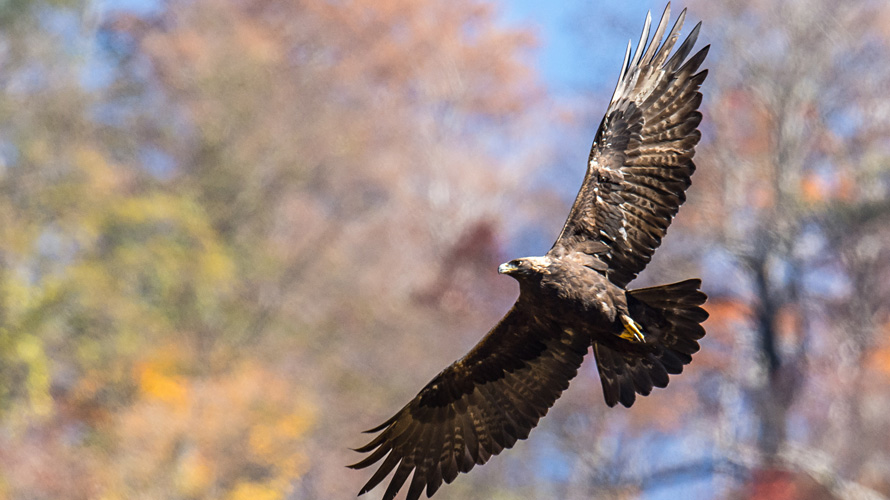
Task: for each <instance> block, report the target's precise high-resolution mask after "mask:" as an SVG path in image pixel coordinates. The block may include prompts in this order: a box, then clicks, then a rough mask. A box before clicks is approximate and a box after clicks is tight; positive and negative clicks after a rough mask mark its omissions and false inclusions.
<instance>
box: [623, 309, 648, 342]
mask: <svg viewBox="0 0 890 500" xmlns="http://www.w3.org/2000/svg"><path fill="white" fill-rule="evenodd" d="M621 322H622V323H624V331H623V332H622V333H621V335H619V337H621V338H623V339H626V340H629V341H631V342H645V341H646V337H644V336H643V332H642V331H640V325H639V324H637V322H636V321H634V320H633V319H631V317H630V316H626V315H624V314H622V315H621Z"/></svg>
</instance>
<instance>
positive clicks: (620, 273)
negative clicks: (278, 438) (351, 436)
mask: <svg viewBox="0 0 890 500" xmlns="http://www.w3.org/2000/svg"><path fill="white" fill-rule="evenodd" d="M669 17H670V4H668V6H667V8H666V9H665V11H664V14H663V15H662V17H661V21H660V22H659V23H658V26H657V28H656V29H655V34H654V35H653V36H652V40H651V41H650V40H649V29H650V21H651V16H650V15H647V16H646V23H645V26H644V27H643V33H642V36H641V38H640V42H639V44H638V46H637V49H636V51H635V53H634V55H633V57H631V55H630V54H631V44H630V43H628V47H627V51H626V53H625V56H624V63H623V64H622V66H621V72H620V75H619V78H618V85H617V86H616V88H615V92H614V94H613V95H612V99H611V101H610V102H609V108H608V110H607V111H606V116H605V117H604V118H603V121H602V123H600V126H599V130H597V132H596V136H595V138H594V141H593V146H592V149H591V151H590V156H589V159H588V163H587V174H586V175H585V177H584V183H583V184H582V186H581V190H580V192H579V193H578V196H577V198H576V200H575V203H574V205H573V206H572V209H571V212H570V213H569V216H568V220H566V223H565V226H564V227H563V229H562V232H561V233H560V234H559V237H558V238H557V239H556V243H554V245H553V248H551V249H550V251H548V252H547V253H546V254H545V255H544V256H542V257H527V258H521V259H515V260H511V261H510V262H507V263H505V264H502V265H501V266H500V267H499V268H498V272H499V273H502V274H507V275H510V276H512V277H513V278H515V279H516V280H517V281H518V282H519V290H520V293H519V298H518V299H517V300H516V303H515V304H514V305H513V308H512V309H511V310H510V311H509V312H508V313H507V315H506V316H504V318H503V319H502V320H501V321H500V322H499V323H498V324H497V325H496V326H495V327H494V328H492V329H491V331H490V332H488V334H487V335H486V336H485V337H484V338H483V339H482V340H481V341H480V342H479V343H478V344H477V345H476V346H475V347H473V349H472V350H471V351H470V352H469V353H468V354H467V355H466V356H464V357H463V358H461V359H459V360H458V361H456V362H454V363H453V364H452V365H451V366H449V367H447V368H445V369H444V370H443V371H442V372H441V373H439V374H438V375H436V377H435V378H433V380H432V381H430V382H429V383H428V384H427V385H426V386H425V387H424V388H423V389H422V390H421V391H420V393H419V394H418V395H417V396H416V397H415V398H414V399H412V400H411V401H410V402H409V403H408V404H407V405H405V406H404V407H403V408H402V409H401V410H399V412H398V413H396V414H395V415H394V416H393V417H392V418H390V419H389V420H387V421H385V422H383V423H382V424H380V425H379V426H377V427H375V428H373V429H371V430H369V431H367V432H369V433H377V432H379V434H378V435H377V436H376V437H375V438H374V439H372V440H371V442H369V443H368V444H367V445H365V446H362V447H360V448H358V449H357V450H356V451H358V452H361V453H369V455H368V456H366V457H365V458H364V460H361V461H360V462H358V463H356V464H353V465H350V467H352V468H355V469H361V468H365V467H368V466H370V465H372V464H375V463H377V462H378V461H380V460H383V462H382V464H381V465H380V467H379V468H378V469H377V471H376V472H375V473H374V474H373V476H372V477H371V478H370V480H369V481H368V482H367V483H366V484H365V485H364V487H363V488H362V489H361V491H360V492H359V495H361V494H363V493H365V492H366V491H368V490H370V489H371V488H374V487H375V486H377V485H378V484H379V483H380V482H381V481H382V480H383V479H384V478H385V477H386V476H387V475H388V474H389V473H390V472H392V471H393V469H395V473H394V474H393V477H392V479H391V481H390V483H389V487H388V488H387V489H386V492H385V493H384V494H383V498H384V499H386V500H390V499H392V498H394V497H395V496H396V493H397V492H398V491H399V489H400V488H401V487H402V486H403V485H404V484H405V482H406V481H407V480H408V477H409V475H411V473H412V472H413V473H414V475H413V477H412V479H411V482H410V485H409V487H408V494H407V498H408V499H409V500H416V499H417V498H419V497H420V494H421V493H422V492H423V490H424V488H426V494H427V496H428V497H429V496H432V495H433V494H434V493H435V492H436V490H438V488H439V487H440V486H441V485H442V483H443V482H445V483H450V482H451V481H453V480H454V479H455V477H457V475H458V473H459V472H468V471H469V470H470V469H472V468H473V466H474V465H477V464H479V465H481V464H484V463H486V462H487V461H488V460H489V458H491V456H493V455H497V454H498V453H500V452H501V451H502V450H504V449H505V448H510V447H512V446H513V445H514V444H515V443H516V441H517V440H519V439H525V438H527V437H528V435H529V432H530V431H531V429H532V428H533V427H534V426H535V425H536V424H537V423H538V420H539V419H540V418H541V417H543V416H544V415H545V414H546V413H547V411H548V409H549V408H550V406H551V405H553V403H554V401H556V399H557V398H558V397H559V396H560V394H561V393H562V391H564V390H565V389H566V388H567V387H568V386H569V381H570V380H571V379H572V378H573V377H574V376H575V375H576V374H577V372H578V368H579V367H580V366H581V362H582V361H583V359H584V356H585V355H586V354H587V352H588V350H589V349H590V348H591V347H592V349H593V355H594V357H595V358H596V364H597V368H598V370H599V375H600V379H601V381H602V386H603V394H604V396H605V399H606V404H608V405H609V406H614V405H615V404H617V403H621V404H622V405H624V406H625V407H630V406H631V405H632V404H633V403H634V400H635V399H636V394H640V395H643V396H645V395H648V394H649V393H650V392H651V391H652V388H653V387H665V386H667V384H668V375H675V374H679V373H680V372H682V371H683V366H684V365H686V364H688V363H689V362H690V361H691V360H692V354H693V353H695V352H697V351H698V349H699V344H698V342H697V341H698V340H699V339H701V338H702V337H703V336H704V335H705V330H704V328H703V327H702V326H701V325H700V323H701V322H703V321H704V320H705V319H707V317H708V314H707V312H706V311H705V310H704V309H702V308H701V307H699V306H701V305H702V304H704V303H705V300H706V299H707V297H706V296H705V294H704V293H702V292H701V291H700V290H699V287H700V286H701V281H700V280H698V279H690V280H686V281H683V282H680V283H674V284H671V285H663V286H656V287H652V288H643V289H636V290H627V289H626V287H627V285H628V283H629V282H630V281H631V280H633V279H634V278H635V277H636V276H637V274H638V273H639V272H640V271H642V270H643V268H644V267H645V266H646V264H647V263H648V262H649V260H650V259H651V258H652V254H653V253H654V252H655V249H656V248H657V247H658V246H659V245H660V244H661V240H662V238H663V237H664V235H665V232H666V231H667V228H668V225H670V223H671V220H672V219H673V217H674V215H676V213H677V210H678V209H679V207H680V205H681V204H682V203H683V202H684V201H685V200H686V195H685V191H686V189H687V188H688V187H689V185H690V176H691V175H692V173H693V172H694V171H695V165H694V164H693V162H692V157H693V154H694V153H695V146H696V144H697V143H698V141H699V139H700V137H701V134H700V133H699V131H698V130H697V127H698V124H699V122H700V121H701V119H702V115H701V113H700V112H699V111H698V107H699V105H700V104H701V100H702V95H701V93H700V92H699V87H700V86H701V84H702V82H703V81H704V79H705V76H706V75H707V70H702V71H699V67H700V66H701V64H702V62H703V61H704V59H705V56H706V55H707V53H708V47H704V48H703V49H701V50H699V51H698V52H696V53H695V55H693V56H692V57H688V56H689V54H690V52H691V50H692V47H693V45H694V44H695V40H696V38H697V36H698V33H699V29H700V27H701V23H698V25H696V26H695V28H694V29H693V30H692V32H691V33H690V34H689V36H688V37H687V38H686V40H685V41H684V42H683V43H682V44H680V46H679V48H677V50H676V52H674V54H673V56H671V50H672V49H673V47H674V44H675V43H676V42H677V40H678V37H679V31H680V28H681V27H682V24H683V20H684V19H685V17H686V11H685V10H684V11H683V12H682V13H681V14H680V16H679V18H678V19H677V21H676V23H675V24H674V26H673V28H672V29H671V30H670V32H669V33H668V34H667V37H666V38H665V39H664V43H662V37H663V36H664V34H665V31H666V28H667V24H668V19H669ZM687 57H688V58H687Z"/></svg>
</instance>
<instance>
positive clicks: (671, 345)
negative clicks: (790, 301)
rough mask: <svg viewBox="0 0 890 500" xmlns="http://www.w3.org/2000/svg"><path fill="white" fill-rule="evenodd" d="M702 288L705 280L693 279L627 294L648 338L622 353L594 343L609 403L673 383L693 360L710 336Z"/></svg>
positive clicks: (631, 400)
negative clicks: (702, 342) (671, 379)
mask: <svg viewBox="0 0 890 500" xmlns="http://www.w3.org/2000/svg"><path fill="white" fill-rule="evenodd" d="M699 287H701V280H699V279H691V280H686V281H681V282H679V283H673V284H670V285H661V286H655V287H651V288H641V289H638V290H630V291H628V292H627V307H628V312H629V313H630V317H631V318H633V320H634V321H635V322H636V323H638V324H639V325H641V326H642V332H643V335H644V336H645V338H646V340H645V342H641V343H639V344H629V345H628V347H630V348H629V349H627V350H621V352H619V351H617V350H615V349H612V348H610V347H607V346H605V345H603V344H601V343H594V346H593V349H594V355H595V356H596V363H597V369H598V370H599V372H600V380H601V381H602V384H603V394H604V396H605V398H606V404H608V405H609V406H615V405H616V404H617V403H619V402H620V403H621V404H622V405H624V406H625V407H630V406H631V405H632V404H633V403H634V401H635V400H636V395H637V394H641V395H643V396H647V395H648V394H649V393H650V392H651V391H652V388H653V387H667V384H668V381H669V378H668V375H676V374H679V373H681V372H682V371H683V366H685V365H688V364H689V363H690V362H691V361H692V355H693V354H695V353H696V352H698V350H699V345H698V340H699V339H701V338H702V337H704V336H705V329H704V327H702V326H701V323H702V322H703V321H705V320H706V319H708V313H707V311H705V310H704V309H702V308H701V307H700V306H701V305H702V304H704V303H705V301H707V299H708V296H707V295H705V293H704V292H702V291H701V290H699ZM631 346H632V347H631Z"/></svg>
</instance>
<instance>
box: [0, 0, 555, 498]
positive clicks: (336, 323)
mask: <svg viewBox="0 0 890 500" xmlns="http://www.w3.org/2000/svg"><path fill="white" fill-rule="evenodd" d="M4 9H6V10H4V11H3V12H2V15H0V17H2V19H3V20H4V21H3V22H4V23H7V24H8V26H7V28H8V29H7V30H6V31H5V32H4V35H3V40H4V41H5V42H6V45H4V47H5V48H4V51H3V52H2V55H3V57H4V58H5V59H4V61H3V69H4V78H3V79H2V82H3V90H4V92H3V94H2V96H0V117H2V120H0V133H2V136H0V157H2V160H3V167H4V169H3V171H2V178H0V183H2V184H0V188H2V190H3V197H2V198H0V203H2V204H3V207H2V208H3V210H2V215H0V217H2V218H3V226H2V227H3V235H4V238H3V241H2V242H0V245H2V248H0V257H2V258H0V264H2V273H0V280H2V282H0V291H2V294H0V298H2V307H0V313H2V315H0V320H2V327H3V333H4V335H3V338H2V339H0V357H2V359H3V361H4V362H3V363H2V368H0V377H2V380H3V384H2V387H3V388H4V391H5V392H3V393H2V394H0V402H2V404H3V408H4V412H3V413H2V426H3V431H4V432H0V464H2V468H0V469H2V472H0V486H2V496H4V497H9V498H96V497H103V498H232V499H236V498H270V499H271V498H284V497H285V496H288V495H290V496H302V497H310V498H329V497H343V496H345V495H346V494H354V492H355V491H357V489H358V487H359V486H360V478H358V477H351V478H350V479H349V480H347V481H344V480H343V478H342V473H340V468H341V467H342V466H343V465H344V464H346V463H347V462H348V461H349V460H350V458H351V457H349V456H348V455H347V453H348V450H346V449H345V445H344V444H345V443H346V442H347V439H346V436H353V437H354V436H356V432H357V431H358V430H360V429H361V426H364V425H368V424H370V423H371V422H373V421H374V420H375V418H371V417H372V415H368V418H367V423H362V421H364V420H365V419H364V417H363V418H357V415H364V412H365V411H368V412H375V413H378V411H377V409H376V406H378V405H379V408H380V409H381V411H383V410H382V409H383V408H386V409H387V411H388V409H389V408H390V407H391V406H392V405H393V404H395V401H394V399H400V398H401V397H403V396H402V393H401V391H400V387H399V386H398V384H395V383H392V381H398V380H399V377H400V375H403V374H405V373H412V374H414V373H420V374H422V375H420V376H432V373H429V369H430V368H429V367H428V366H426V363H427V362H429V363H430V365H429V366H434V365H435V366H439V365H444V364H445V363H446V362H447V361H451V360H452V359H453V357H455V356H456V355H457V353H458V351H460V350H461V349H464V347H465V345H460V344H459V343H455V342H454V340H453V338H452V337H450V336H451V335H461V334H462V333H467V334H468V335H469V337H468V338H467V342H471V341H473V340H475V339H474V338H472V337H476V336H478V335H479V332H480V331H482V330H483V329H484V328H485V327H487V326H488V325H487V324H488V323H489V321H490V318H491V317H492V316H495V315H497V314H499V313H500V312H501V311H496V310H493V308H492V307H491V306H492V305H493V304H497V305H500V304H501V301H503V302H504V303H505V304H506V301H508V300H509V299H510V298H509V297H508V296H507V295H509V291H507V290H504V288H503V287H504V286H505V282H500V281H498V282H494V281H491V277H493V276H496V274H495V273H494V269H495V266H496V264H497V260H498V259H499V257H500V256H499V253H500V249H499V245H500V244H499V241H500V240H501V237H502V235H500V234H498V233H496V232H494V231H493V230H492V228H493V227H496V226H495V224H494V223H493V222H492V221H493V220H496V218H497V217H496V215H495V214H497V213H502V212H503V211H504V210H503V208H504V203H505V201H504V200H505V199H506V197H507V196H509V195H510V194H511V193H516V192H517V188H518V185H519V182H518V178H517V176H518V175H519V172H521V171H522V169H523V168H524V165H525V164H524V163H523V161H522V160H521V157H522V155H523V153H524V148H523V147H517V146H516V143H519V142H520V141H514V139H515V138H516V137H517V136H518V135H519V132H520V131H521V130H522V127H523V126H525V125H527V124H528V123H527V122H526V121H525V120H530V118H529V115H530V113H529V110H531V109H533V107H534V106H535V102H536V100H537V98H538V94H537V91H536V90H535V84H534V75H533V74H532V73H531V72H530V71H529V69H528V68H527V67H526V65H525V63H524V61H523V54H524V52H525V50H526V48H527V47H528V46H529V45H530V43H531V39H530V37H529V36H528V35H527V34H525V33H523V32H520V31H513V30H509V29H504V28H501V27H498V26H497V24H496V22H495V16H494V13H493V11H492V10H491V8H490V7H488V6H485V5H482V4H479V3H477V2H475V1H469V0H465V1H461V2H458V3H457V4H455V3H453V2H442V1H437V0H429V1H425V2H408V1H402V2H398V1H397V2H383V3H381V2H365V1H355V2H346V3H335V4H331V3H329V2H323V1H309V2H301V3H293V2H251V1H244V2H234V3H233V2H224V1H216V0H202V1H198V2H193V1H188V2H168V3H166V4H165V5H163V6H161V7H160V8H159V10H158V11H157V12H156V13H154V14H149V15H135V14H132V13H128V12H127V11H112V12H109V13H106V15H107V17H105V18H102V19H97V18H96V13H97V11H96V10H95V5H92V4H90V5H82V4H79V3H76V2H46V3H44V2H32V3H29V4H24V3H21V2H14V3H12V4H10V5H9V6H5V7H4ZM13 11H14V13H13ZM4 16H5V17H4ZM97 21H100V22H97ZM508 122H513V123H518V124H519V125H508V124H507V123H508ZM508 172H509V173H510V175H507V173H508ZM505 180H506V182H505ZM505 188H506V189H505ZM458 260H460V261H461V264H460V265H459V266H457V268H458V269H457V270H455V274H454V275H453V276H452V275H450V274H448V273H450V272H451V271H452V266H453V265H454V264H455V262H456V261H458ZM431 263H432V265H431ZM483 265H484V266H485V267H486V268H488V269H491V273H490V275H489V276H488V277H480V276H478V275H477V274H478V273H477V272H476V270H477V269H479V268H481V266H483ZM450 278H459V279H454V280H453V281H452V282H451V284H449V285H448V286H447V287H444V288H447V289H446V290H445V291H443V292H441V293H439V290H438V289H439V288H443V287H440V286H438V283H440V282H441V280H442V279H450ZM506 286H509V285H506ZM430 287H433V288H434V289H436V292H437V293H434V294H432V295H430V294H427V293H425V292H426V290H428V289H429V288H430ZM501 292H506V293H501ZM455 318H459V319H457V320H455ZM446 319H447V320H448V321H446ZM480 323H481V324H483V325H485V326H479V324H480ZM431 324H435V325H436V326H435V327H434V328H435V332H433V333H432V334H431V332H430V331H429V325H431ZM464 330H466V332H464ZM419 332H423V333H424V337H425V338H426V339H430V338H431V339H432V342H433V345H429V344H427V343H426V342H427V341H424V342H418V341H417V340H416V337H417V335H416V334H417V333H419ZM436 332H438V333H439V334H438V335H437V334H436ZM455 332H456V333H455ZM384 338H385V339H386V341H385V342H383V341H381V339H384ZM440 347H447V348H446V349H439V348H440ZM418 350H423V351H427V350H432V351H437V352H438V351H441V352H438V355H440V356H442V359H440V360H437V361H433V360H430V359H428V358H426V357H425V356H409V355H408V354H414V353H416V352H417V351H418ZM412 358H413V359H415V360H416V361H414V363H413V364H411V363H404V362H403V361H404V360H407V359H412ZM449 358H452V359H449ZM369 373H378V374H382V375H380V377H381V378H380V379H379V380H374V379H370V378H368V377H367V374H369ZM412 377H413V375H412ZM383 380H386V381H387V382H386V384H382V383H381V382H382V381H383ZM404 383H405V387H409V386H410V387H411V390H413V389H415V387H414V386H415V385H416V383H414V382H413V381H411V382H409V381H407V380H406V381H405V382H404ZM390 386H392V387H391V388H388V387H390ZM384 388H386V389H384ZM321 394H327V395H332V396H330V397H327V398H322V397H320V395H321ZM404 394H406V393H404ZM368 407H371V409H370V410H366V408H368ZM322 415H324V417H322ZM319 422H323V423H324V425H319ZM26 457H27V459H26Z"/></svg>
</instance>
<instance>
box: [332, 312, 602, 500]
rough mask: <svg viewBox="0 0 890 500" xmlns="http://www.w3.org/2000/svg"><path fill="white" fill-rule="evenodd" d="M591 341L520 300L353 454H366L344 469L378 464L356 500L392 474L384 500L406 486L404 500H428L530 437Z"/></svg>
mask: <svg viewBox="0 0 890 500" xmlns="http://www.w3.org/2000/svg"><path fill="white" fill-rule="evenodd" d="M589 345H590V338H589V337H588V336H586V335H582V334H575V333H573V332H571V331H564V330H561V329H559V328H555V327H553V326H552V325H549V324H546V323H543V322H541V321H540V320H539V319H538V318H535V317H533V316H532V315H530V314H528V313H527V311H526V310H525V309H524V308H522V307H521V299H520V301H517V303H516V305H514V306H513V309H512V310H511V311H510V312H509V313H507V315H506V316H505V317H504V318H503V319H502V320H501V321H500V323H498V325H497V326H495V327H494V328H493V329H492V330H491V332H489V333H488V335H486V336H485V338H483V339H482V341H480V342H479V344H477V345H476V347H474V348H473V350H471V351H470V353H469V354H467V355H466V356H465V357H464V358H462V359H460V360H459V361H456V362H455V363H454V364H452V365H451V366H449V367H448V368H446V369H445V370H443V371H442V373H440V374H439V375H437V376H436V377H435V378H434V379H433V380H432V381H430V383H429V384H427V385H426V387H424V388H423V390H421V391H420V393H419V394H418V395H417V396H416V397H415V398H414V399H413V400H412V401H411V402H409V403H408V404H407V405H406V406H405V407H404V408H402V409H401V410H400V411H399V412H398V413H396V414H395V415H394V416H393V417H392V418H390V419H389V420H387V421H386V422H384V423H383V424H381V425H380V426H378V427H375V428H374V429H371V430H369V431H367V432H380V434H379V435H378V436H377V437H376V438H374V439H373V440H372V441H371V442H370V443H368V444H367V445H365V446H363V447H361V448H358V449H357V450H356V451H359V452H363V453H370V455H369V456H367V457H366V458H365V459H364V460H362V461H361V462H358V463H356V464H354V465H350V467H352V468H354V469H361V468H364V467H368V466H370V465H372V464H374V463H376V462H377V461H379V460H381V459H383V458H384V457H386V458H385V460H383V463H382V464H381V465H380V467H379V468H378V469H377V471H376V472H375V473H374V475H373V476H372V477H371V479H370V480H369V481H368V482H367V484H365V486H364V487H363V488H362V490H361V492H359V494H360V495H361V494H362V493H365V492H366V491H368V490H370V489H371V488H374V487H375V486H376V485H377V484H379V483H380V482H381V481H382V480H383V479H384V478H385V477H386V475H387V474H389V473H390V471H392V470H393V469H395V470H396V472H395V474H394V475H393V478H392V480H391V481H390V483H389V487H388V488H387V489H386V493H384V495H383V498H384V499H392V498H393V497H395V495H396V493H397V492H398V491H399V489H400V488H401V487H402V485H403V484H404V483H405V481H406V480H407V479H408V476H409V475H410V474H411V471H414V477H413V478H412V480H411V485H410V486H409V489H408V495H407V498H408V500H415V499H417V498H419V497H420V494H421V493H422V492H423V489H424V487H426V490H427V496H432V494H433V493H434V492H435V491H436V490H437V489H438V488H439V486H441V484H442V482H443V481H444V482H446V483H450V482H451V481H453V480H454V478H455V477H457V474H458V472H468V471H469V470H470V469H472V468H473V466H474V465H476V464H479V465H481V464H484V463H485V462H487V461H488V459H489V458H491V456H492V455H497V454H498V453H500V452H501V450H503V449H505V448H511V447H512V446H513V444H514V443H516V441H517V440H518V439H525V438H527V437H528V434H529V432H530V431H531V429H532V428H533V427H534V426H535V425H536V424H537V423H538V420H539V419H540V418H541V417H543V416H544V415H545V414H546V413H547V410H548V409H549V408H550V406H551V405H553V402H554V401H556V399H557V398H558V397H559V395H560V394H561V393H562V391H564V390H565V389H566V388H567V387H568V386H569V381H570V380H571V379H572V378H573V377H574V376H575V375H576V374H577V373H578V367H579V366H581V362H582V361H583V358H584V355H585V354H586V352H587V348H588V346H589Z"/></svg>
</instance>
